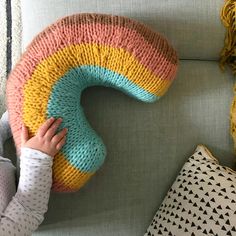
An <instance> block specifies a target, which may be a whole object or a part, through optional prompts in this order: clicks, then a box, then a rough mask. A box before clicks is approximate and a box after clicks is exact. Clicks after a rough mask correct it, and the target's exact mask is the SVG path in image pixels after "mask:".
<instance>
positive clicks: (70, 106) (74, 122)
mask: <svg viewBox="0 0 236 236" xmlns="http://www.w3.org/2000/svg"><path fill="white" fill-rule="evenodd" d="M98 85H99V86H106V87H113V88H115V89H118V90H120V91H122V92H124V93H126V94H128V95H129V96H132V97H134V98H136V99H139V100H142V101H145V102H153V101H155V100H157V99H158V97H157V96H155V95H153V94H150V93H149V92H147V91H145V90H144V89H142V88H140V87H139V86H138V85H136V84H134V83H132V82H131V81H130V80H129V79H127V78H126V77H124V76H122V75H120V74H118V73H115V72H113V71H111V70H108V69H106V68H103V67H100V66H93V65H87V66H80V67H76V68H73V69H71V70H69V71H68V72H67V73H66V74H65V75H64V76H63V77H61V78H60V79H59V80H58V81H57V82H56V83H55V85H54V86H53V89H52V92H51V95H50V98H49V102H48V107H47V115H48V117H51V116H53V117H59V116H60V117H62V118H63V122H62V124H61V126H60V129H62V128H64V127H67V128H68V129H69V132H68V134H67V139H66V144H65V145H64V147H63V148H62V150H61V152H62V153H63V154H64V156H65V157H66V158H68V157H70V159H67V160H68V161H69V162H70V164H71V165H73V166H74V167H76V168H77V169H79V170H81V171H84V172H95V171H96V170H97V169H99V167H100V166H101V165H102V164H103V162H104V159H105V156H106V148H105V145H104V144H103V141H102V139H101V138H100V137H99V136H98V135H97V134H96V132H95V131H94V130H93V129H92V127H91V126H90V125H89V123H88V121H87V119H86V117H85V115H84V112H83V109H82V107H81V105H80V97H81V93H82V91H83V90H84V89H85V88H86V87H90V86H98ZM62 95H63V96H62Z"/></svg>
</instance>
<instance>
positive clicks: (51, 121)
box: [38, 117, 55, 137]
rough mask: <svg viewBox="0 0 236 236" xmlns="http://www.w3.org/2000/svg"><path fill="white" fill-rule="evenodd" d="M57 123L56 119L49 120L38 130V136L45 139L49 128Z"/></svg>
mask: <svg viewBox="0 0 236 236" xmlns="http://www.w3.org/2000/svg"><path fill="white" fill-rule="evenodd" d="M54 121H55V118H53V117H51V118H49V119H47V120H46V121H45V122H44V123H43V125H42V126H40V128H39V130H38V134H39V135H40V136H41V137H43V136H44V135H45V133H46V132H47V131H48V129H49V127H50V126H51V125H52V123H53V122H54Z"/></svg>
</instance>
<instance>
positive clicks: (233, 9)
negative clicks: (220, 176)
mask: <svg viewBox="0 0 236 236" xmlns="http://www.w3.org/2000/svg"><path fill="white" fill-rule="evenodd" d="M221 20H222V22H223V24H224V26H225V27H226V31H227V32H226V35H225V42H224V48H223V49H222V51H221V55H220V67H221V69H222V70H224V69H225V64H228V65H229V66H230V67H231V69H232V71H233V74H234V75H235V74H236V47H235V46H236V1H235V0H226V1H225V5H224V6H223V8H222V10H221ZM234 94H236V85H234ZM230 116H231V117H230V119H231V135H232V137H233V140H234V149H235V151H236V95H235V96H234V98H233V102H232V105H231V110H230Z"/></svg>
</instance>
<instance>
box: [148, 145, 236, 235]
mask: <svg viewBox="0 0 236 236" xmlns="http://www.w3.org/2000/svg"><path fill="white" fill-rule="evenodd" d="M156 235H164V236H184V235H189V236H206V235H207V236H211V235H212V236H228V235H230V236H236V172H235V171H233V170H231V169H230V168H227V167H224V166H221V165H219V163H218V160H217V159H216V158H214V157H213V156H212V154H211V153H210V151H209V150H208V149H207V148H206V147H205V146H203V145H199V146H198V147H197V149H196V150H195V153H194V154H193V155H192V156H191V157H190V158H189V159H188V161H187V162H186V163H185V165H184V166H183V168H182V170H181V171H180V173H179V175H178V176H177V178H176V181H175V182H174V184H173V185H172V187H171V188H170V189H169V191H168V194H167V196H166V197H165V199H164V201H163V203H162V204H161V206H160V208H159V210H158V211H157V213H156V215H155V216H154V218H153V221H152V222H151V224H150V226H149V228H148V229H147V231H146V233H145V236H156Z"/></svg>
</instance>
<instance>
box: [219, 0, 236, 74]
mask: <svg viewBox="0 0 236 236" xmlns="http://www.w3.org/2000/svg"><path fill="white" fill-rule="evenodd" d="M221 20H222V23H223V24H224V26H225V27H226V30H227V32H226V35H225V41H224V48H223V49H222V51H221V54H220V67H221V69H222V70H224V69H225V64H228V65H229V66H230V67H231V69H232V71H233V74H234V75H236V0H226V1H225V5H224V6H223V8H222V10H221Z"/></svg>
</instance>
